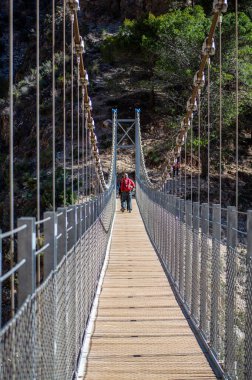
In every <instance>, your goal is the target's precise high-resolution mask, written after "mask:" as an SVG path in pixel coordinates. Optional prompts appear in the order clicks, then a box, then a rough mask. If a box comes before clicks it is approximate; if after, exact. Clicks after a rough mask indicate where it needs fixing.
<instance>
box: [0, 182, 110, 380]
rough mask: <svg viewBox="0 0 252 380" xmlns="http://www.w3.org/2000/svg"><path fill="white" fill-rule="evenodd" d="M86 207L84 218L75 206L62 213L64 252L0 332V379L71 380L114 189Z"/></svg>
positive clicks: (102, 253)
mask: <svg viewBox="0 0 252 380" xmlns="http://www.w3.org/2000/svg"><path fill="white" fill-rule="evenodd" d="M102 197H103V199H101V198H102ZM94 205H95V207H94ZM86 206H87V207H84V210H85V213H86V215H84V214H83V215H82V214H81V213H80V208H78V209H75V206H73V207H70V208H69V210H70V211H69V212H65V213H64V215H65V216H66V218H68V219H69V220H68V221H67V222H66V223H65V225H66V228H68V234H67V235H68V239H70V240H71V243H70V244H69V247H70V248H69V250H68V252H67V254H66V255H65V256H63V258H62V259H61V261H60V262H59V263H58V264H57V266H56V268H55V269H54V270H52V271H51V273H50V274H49V276H48V277H47V279H46V280H45V281H44V282H43V283H42V284H41V285H40V286H39V287H38V288H37V289H36V291H35V293H34V294H33V295H32V296H28V297H27V299H26V301H25V303H24V304H23V305H22V307H21V308H20V310H19V311H18V313H17V314H16V316H15V317H14V318H13V319H12V320H11V321H10V322H9V323H8V324H7V325H6V326H5V327H4V328H3V329H2V330H1V334H0V343H1V365H0V378H1V380H10V379H14V378H15V379H24V380H27V379H40V380H49V379H72V378H73V377H74V376H75V373H76V370H77V362H78V356H79V353H80V349H81V346H82V342H83V337H84V333H85V328H86V325H87V320H88V318H89V314H90V310H91V307H92V303H93V300H94V297H95V293H96V288H97V284H98V279H99V276H100V272H101V268H102V265H103V262H104V258H105V254H106V247H107V243H108V239H109V235H110V231H111V224H112V219H113V215H114V212H115V191H114V187H113V186H112V187H111V188H110V189H109V190H108V191H107V192H105V193H104V194H102V195H99V197H98V199H97V200H96V201H95V202H94V201H90V202H89V203H88V204H87V205H86ZM76 210H77V211H76ZM74 212H76V213H75V214H74ZM73 215H75V217H74V218H73ZM76 216H77V217H76ZM91 216H92V218H91ZM82 218H84V219H85V223H84V227H85V228H83V230H81V229H80V223H81V219H82ZM55 220H56V219H55ZM74 221H75V223H76V225H74V226H73V223H74ZM87 226H88V228H87V229H86V227H87ZM56 230H57V229H56ZM73 231H75V232H76V233H73ZM61 237H62V235H60V236H59V238H61ZM59 246H60V245H59ZM60 256H61V255H59V257H60ZM55 257H57V255H55Z"/></svg>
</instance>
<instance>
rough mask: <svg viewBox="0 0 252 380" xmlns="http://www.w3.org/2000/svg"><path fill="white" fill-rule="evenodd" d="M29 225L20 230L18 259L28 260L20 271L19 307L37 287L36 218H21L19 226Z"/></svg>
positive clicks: (18, 222) (18, 221)
mask: <svg viewBox="0 0 252 380" xmlns="http://www.w3.org/2000/svg"><path fill="white" fill-rule="evenodd" d="M25 224H26V225H27V227H26V228H25V229H23V230H22V231H20V232H18V237H17V240H18V244H17V246H18V260H19V261H22V260H23V259H25V260H26V262H25V264H24V265H23V266H22V267H21V268H20V269H19V272H18V283H19V285H18V307H20V306H22V304H23V303H24V301H25V300H26V298H27V297H28V296H29V295H31V294H33V293H34V291H35V288H36V255H35V252H36V226H35V218H19V219H18V220H17V227H21V226H23V225H25Z"/></svg>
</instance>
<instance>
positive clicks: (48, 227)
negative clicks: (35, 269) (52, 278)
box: [44, 211, 58, 279]
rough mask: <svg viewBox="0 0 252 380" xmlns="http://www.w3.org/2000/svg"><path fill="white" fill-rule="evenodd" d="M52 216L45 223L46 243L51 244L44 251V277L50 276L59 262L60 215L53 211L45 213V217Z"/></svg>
mask: <svg viewBox="0 0 252 380" xmlns="http://www.w3.org/2000/svg"><path fill="white" fill-rule="evenodd" d="M47 218H50V220H48V221H47V222H46V223H45V224H44V234H45V244H49V246H48V248H47V249H46V251H45V253H44V279H46V278H47V277H48V275H49V274H50V273H51V271H52V270H54V269H55V268H56V266H57V264H58V257H57V235H58V221H57V219H58V217H57V214H56V213H55V212H53V211H47V212H45V213H44V219H47Z"/></svg>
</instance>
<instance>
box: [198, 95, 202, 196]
mask: <svg viewBox="0 0 252 380" xmlns="http://www.w3.org/2000/svg"><path fill="white" fill-rule="evenodd" d="M200 96H201V90H200V89H199V96H198V140H199V141H198V202H200V185H201V181H200V176H201V149H200V144H201V97H200Z"/></svg>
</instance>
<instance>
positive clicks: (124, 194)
mask: <svg viewBox="0 0 252 380" xmlns="http://www.w3.org/2000/svg"><path fill="white" fill-rule="evenodd" d="M135 187H136V185H135V183H134V181H132V179H130V178H129V177H128V174H127V173H124V175H123V178H122V180H121V183H120V191H121V211H122V212H124V211H125V210H126V204H127V210H128V212H131V211H132V190H133V189H134V188H135Z"/></svg>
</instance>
